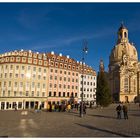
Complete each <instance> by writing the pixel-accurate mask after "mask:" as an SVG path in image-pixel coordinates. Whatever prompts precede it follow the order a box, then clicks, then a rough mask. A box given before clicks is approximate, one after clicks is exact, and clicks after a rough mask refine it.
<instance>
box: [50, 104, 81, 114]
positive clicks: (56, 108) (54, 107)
mask: <svg viewBox="0 0 140 140" xmlns="http://www.w3.org/2000/svg"><path fill="white" fill-rule="evenodd" d="M78 108H79V104H78V103H77V104H60V105H59V104H48V105H47V111H48V112H65V111H67V112H70V111H71V110H72V109H75V110H77V111H78Z"/></svg>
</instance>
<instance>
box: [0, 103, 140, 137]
mask: <svg viewBox="0 0 140 140" xmlns="http://www.w3.org/2000/svg"><path fill="white" fill-rule="evenodd" d="M116 106H117V105H116V104H113V105H110V106H109V107H107V108H102V109H100V108H97V109H87V114H86V115H84V117H83V118H80V117H79V113H78V112H71V113H68V112H45V111H41V112H38V113H36V112H35V111H34V110H30V111H25V110H21V111H0V136H1V138H2V137H8V138H9V137H10V138H13V137H17V138H20V137H32V138H34V137H37V138H40V137H72V138H73V137H76V138H77V137H134V138H135V137H140V108H139V107H138V104H130V105H128V115H129V119H128V120H124V119H123V118H122V119H121V120H118V119H116V111H115V108H116Z"/></svg>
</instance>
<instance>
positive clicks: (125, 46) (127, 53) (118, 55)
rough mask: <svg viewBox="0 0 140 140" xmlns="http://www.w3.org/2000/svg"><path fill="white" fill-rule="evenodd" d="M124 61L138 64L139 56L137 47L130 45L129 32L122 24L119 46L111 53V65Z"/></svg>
mask: <svg viewBox="0 0 140 140" xmlns="http://www.w3.org/2000/svg"><path fill="white" fill-rule="evenodd" d="M123 59H126V60H128V61H135V62H137V61H138V54H137V50H136V48H135V46H134V45H133V44H130V43H129V40H128V30H127V28H126V27H125V26H124V25H123V24H122V25H121V27H120V28H119V30H118V40H117V44H116V45H115V46H114V48H113V49H112V51H111V55H110V63H116V62H121V61H122V60H123Z"/></svg>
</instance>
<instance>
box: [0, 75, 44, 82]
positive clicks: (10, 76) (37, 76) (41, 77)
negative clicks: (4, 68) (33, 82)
mask: <svg viewBox="0 0 140 140" xmlns="http://www.w3.org/2000/svg"><path fill="white" fill-rule="evenodd" d="M8 76H9V78H32V79H36V78H37V79H38V80H40V79H43V80H46V76H42V75H36V74H32V76H30V73H27V74H18V73H16V74H13V73H9V74H7V73H5V74H0V78H8Z"/></svg>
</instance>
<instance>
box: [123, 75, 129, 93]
mask: <svg viewBox="0 0 140 140" xmlns="http://www.w3.org/2000/svg"><path fill="white" fill-rule="evenodd" d="M128 82H129V81H128V78H127V77H126V78H125V79H124V91H125V92H128Z"/></svg>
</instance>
